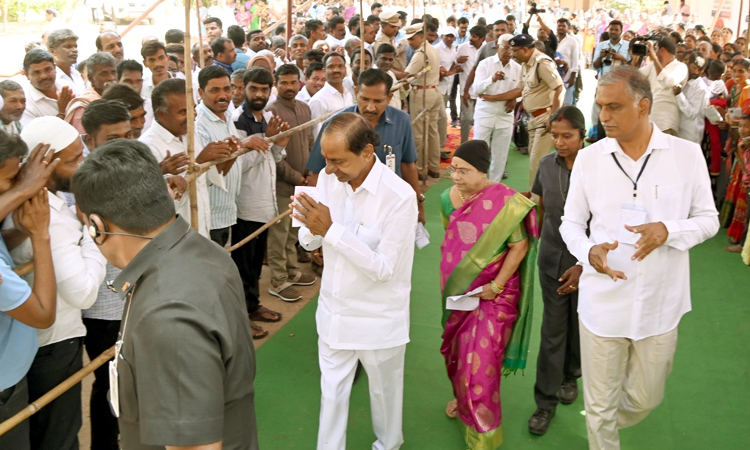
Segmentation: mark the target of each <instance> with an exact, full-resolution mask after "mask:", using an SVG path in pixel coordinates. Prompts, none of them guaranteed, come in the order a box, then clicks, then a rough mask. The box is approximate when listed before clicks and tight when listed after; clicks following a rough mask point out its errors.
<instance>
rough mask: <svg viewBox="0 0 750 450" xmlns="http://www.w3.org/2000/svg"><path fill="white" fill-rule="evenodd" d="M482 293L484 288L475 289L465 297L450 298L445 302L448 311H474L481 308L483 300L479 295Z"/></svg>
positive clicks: (455, 296)
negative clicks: (480, 304) (480, 303)
mask: <svg viewBox="0 0 750 450" xmlns="http://www.w3.org/2000/svg"><path fill="white" fill-rule="evenodd" d="M481 292H482V286H479V287H478V288H476V289H474V290H473V291H471V292H467V293H466V294H464V295H454V296H453V297H448V299H447V300H446V302H445V308H446V309H452V310H456V311H474V310H475V309H477V307H478V306H479V302H480V301H481V299H480V298H479V294H480V293H481Z"/></svg>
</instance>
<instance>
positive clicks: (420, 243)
mask: <svg viewBox="0 0 750 450" xmlns="http://www.w3.org/2000/svg"><path fill="white" fill-rule="evenodd" d="M414 239H415V241H416V244H417V248H419V249H420V250H421V249H423V248H425V247H427V246H428V245H430V233H428V232H427V229H426V228H425V227H424V225H422V222H418V223H417V233H416V236H415V238H414Z"/></svg>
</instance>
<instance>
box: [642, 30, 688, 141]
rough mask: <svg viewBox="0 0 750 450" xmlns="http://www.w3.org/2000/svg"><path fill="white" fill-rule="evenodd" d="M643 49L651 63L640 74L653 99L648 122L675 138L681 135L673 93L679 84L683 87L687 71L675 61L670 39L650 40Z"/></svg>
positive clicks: (672, 44)
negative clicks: (645, 81) (647, 85)
mask: <svg viewBox="0 0 750 450" xmlns="http://www.w3.org/2000/svg"><path fill="white" fill-rule="evenodd" d="M645 45H646V48H647V50H648V56H649V58H650V59H651V62H649V63H648V64H646V65H645V66H643V67H641V68H640V69H639V70H640V72H641V73H642V74H643V75H645V76H646V78H648V82H649V84H650V85H651V92H652V93H653V95H654V103H653V106H652V108H651V121H652V122H654V123H655V124H656V126H657V127H659V129H660V130H662V131H663V132H664V133H666V134H670V135H672V136H677V133H679V131H680V108H679V106H678V104H677V99H676V98H675V95H674V91H673V89H674V87H675V86H677V85H678V84H679V85H682V86H684V85H685V81H686V80H687V77H688V68H687V66H686V65H685V64H683V63H681V62H679V61H677V59H676V58H675V53H676V51H677V45H676V44H675V43H674V41H673V40H672V39H670V38H669V37H664V38H661V39H658V40H657V39H653V40H652V39H649V40H647V41H646V42H645Z"/></svg>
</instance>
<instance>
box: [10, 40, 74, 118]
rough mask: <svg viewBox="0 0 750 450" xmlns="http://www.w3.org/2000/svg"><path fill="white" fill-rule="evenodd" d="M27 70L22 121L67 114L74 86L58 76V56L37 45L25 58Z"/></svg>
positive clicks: (24, 64)
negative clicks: (56, 66) (37, 47)
mask: <svg viewBox="0 0 750 450" xmlns="http://www.w3.org/2000/svg"><path fill="white" fill-rule="evenodd" d="M23 73H24V75H26V78H28V80H29V83H28V84H27V85H26V86H24V92H25V93H26V110H25V111H24V112H23V116H22V117H21V125H26V124H28V123H29V122H31V121H32V120H34V119H35V118H37V117H42V116H57V117H59V118H61V119H62V118H63V117H65V108H67V107H68V103H70V100H72V99H73V97H74V95H73V90H72V89H71V87H70V86H69V85H68V84H67V83H65V82H62V81H59V80H57V74H56V72H55V60H54V59H53V58H52V55H50V54H49V53H47V52H46V51H44V50H42V49H33V50H30V51H29V52H28V53H26V56H25V57H24V58H23Z"/></svg>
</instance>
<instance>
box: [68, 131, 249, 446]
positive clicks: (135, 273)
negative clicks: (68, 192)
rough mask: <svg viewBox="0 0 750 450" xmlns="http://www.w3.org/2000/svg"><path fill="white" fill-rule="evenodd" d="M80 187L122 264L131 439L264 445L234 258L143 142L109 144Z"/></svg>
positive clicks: (122, 349)
mask: <svg viewBox="0 0 750 450" xmlns="http://www.w3.org/2000/svg"><path fill="white" fill-rule="evenodd" d="M133 180H139V182H138V183H133ZM72 186H73V193H74V194H75V196H76V201H77V204H78V207H79V208H80V210H81V212H82V213H83V215H84V216H85V218H86V219H85V220H86V223H87V226H88V228H89V233H90V234H91V236H92V239H94V242H96V244H97V245H99V248H100V249H101V252H102V253H103V254H104V255H105V257H106V258H107V260H108V261H109V262H110V263H111V264H112V265H113V266H115V267H118V268H121V269H122V273H121V274H120V275H119V276H118V277H117V278H116V279H115V281H114V285H113V287H114V289H115V290H116V292H118V294H119V295H120V296H121V297H123V298H124V299H125V312H124V315H123V319H122V327H121V329H120V333H119V339H118V342H117V345H116V352H115V359H114V361H113V363H112V364H113V367H112V368H111V370H113V371H114V372H116V374H117V376H116V377H115V383H113V386H112V388H111V391H110V399H111V402H112V407H113V410H114V411H115V412H116V413H118V414H119V421H118V422H119V425H120V436H121V445H122V448H127V449H129V450H141V449H143V450H145V449H161V448H165V447H167V446H169V447H173V446H174V447H188V446H189V447H190V448H191V449H196V450H211V449H219V448H222V449H225V450H226V449H230V450H257V449H258V439H257V429H256V421H255V406H254V395H255V392H254V388H253V380H254V378H255V353H254V350H253V340H252V336H251V333H250V327H249V324H248V321H247V319H246V315H245V314H246V313H245V309H244V303H245V302H244V294H243V290H242V281H241V280H240V277H239V273H238V271H237V268H236V266H235V265H234V263H233V262H232V259H231V258H230V257H229V255H228V254H227V253H226V251H224V250H223V249H222V248H220V247H219V246H218V245H216V244H215V243H213V242H211V241H210V240H208V239H206V238H204V237H203V236H201V235H199V234H198V233H197V232H196V231H194V230H192V229H191V228H190V225H189V224H188V223H187V222H186V221H185V220H183V219H182V218H181V217H179V216H177V217H176V216H175V210H174V202H173V201H172V198H171V197H170V195H169V192H168V191H167V187H166V184H165V183H164V179H163V177H162V173H161V169H159V166H158V163H157V161H156V159H155V158H154V157H153V155H152V154H151V151H150V150H149V149H148V147H146V146H145V144H143V143H140V142H137V141H131V140H122V139H118V140H115V141H111V142H108V143H107V144H104V145H103V146H101V147H99V148H98V149H97V150H96V151H95V152H93V153H91V154H90V155H89V156H88V157H87V158H86V160H85V161H84V162H83V164H81V166H80V168H79V169H78V171H77V172H76V175H75V176H74V177H73V181H72ZM121 186H130V187H131V188H130V189H128V190H126V191H123V190H122V189H120V187H121ZM144 199H148V202H145V201H144ZM94 211H95V212H96V213H94Z"/></svg>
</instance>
